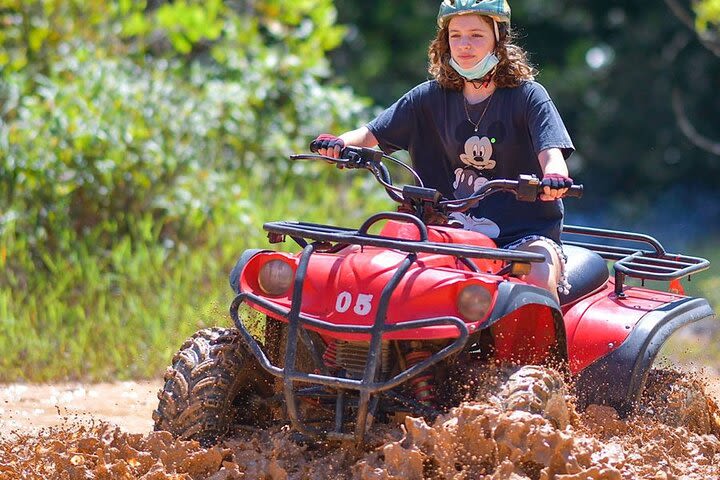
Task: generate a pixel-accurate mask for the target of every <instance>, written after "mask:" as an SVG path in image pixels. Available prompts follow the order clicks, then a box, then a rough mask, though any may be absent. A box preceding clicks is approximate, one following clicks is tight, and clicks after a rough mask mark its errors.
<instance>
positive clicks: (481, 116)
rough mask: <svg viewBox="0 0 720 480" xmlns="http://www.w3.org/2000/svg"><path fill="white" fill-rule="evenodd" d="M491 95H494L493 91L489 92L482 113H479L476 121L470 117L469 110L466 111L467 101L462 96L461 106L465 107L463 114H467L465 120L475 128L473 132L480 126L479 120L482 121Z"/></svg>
mask: <svg viewBox="0 0 720 480" xmlns="http://www.w3.org/2000/svg"><path fill="white" fill-rule="evenodd" d="M493 95H495V92H493V93H491V94H490V97H489V98H488V101H487V103H486V104H485V109H484V110H483V112H482V114H481V115H480V118H479V119H478V121H477V123H476V122H473V121H472V118H470V112H469V111H468V101H467V99H466V98H465V96H463V107H465V115H466V116H467V121H468V122H470V125H472V126H473V127H474V129H475V133H477V131H478V128H480V122H482V119H483V118H484V117H485V113H486V112H487V110H488V107H489V106H490V101H491V100H492V97H493Z"/></svg>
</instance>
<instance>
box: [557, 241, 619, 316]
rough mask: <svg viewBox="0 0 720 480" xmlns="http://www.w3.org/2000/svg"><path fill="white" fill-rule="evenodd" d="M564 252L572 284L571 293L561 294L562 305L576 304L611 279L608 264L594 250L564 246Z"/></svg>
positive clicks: (566, 268)
mask: <svg viewBox="0 0 720 480" xmlns="http://www.w3.org/2000/svg"><path fill="white" fill-rule="evenodd" d="M563 251H564V252H565V255H567V262H566V264H565V272H566V273H567V279H568V283H570V292H569V293H567V294H566V293H560V304H561V305H565V304H568V303H571V302H574V301H575V300H578V299H580V298H582V297H583V296H585V295H587V294H588V293H591V292H593V291H595V290H597V289H598V288H600V287H602V286H603V285H605V282H607V280H608V278H609V277H610V272H609V271H608V266H607V263H606V262H605V260H604V259H603V258H602V257H601V256H600V255H598V254H597V253H595V252H593V251H592V250H588V249H587V248H582V247H576V246H575V245H567V244H564V245H563Z"/></svg>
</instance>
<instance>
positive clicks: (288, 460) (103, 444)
mask: <svg viewBox="0 0 720 480" xmlns="http://www.w3.org/2000/svg"><path fill="white" fill-rule="evenodd" d="M0 478H2V479H11V480H15V479H63V480H65V479H69V480H75V479H83V480H86V479H143V480H161V479H173V480H179V479H211V480H221V479H268V480H270V479H272V480H290V479H328V480H329V479H362V480H400V479H403V480H414V479H417V480H420V479H452V480H463V479H468V480H469V479H488V480H490V479H492V480H500V479H507V480H521V479H542V480H550V479H558V480H589V479H595V480H615V479H640V478H641V479H656V480H660V479H710V478H720V441H719V440H718V438H717V436H715V435H712V434H705V435H701V434H697V433H693V432H691V431H688V430H687V429H685V428H681V427H677V428H671V427H668V426H666V425H665V424H661V423H658V422H656V421H655V420H654V419H652V418H650V417H638V418H632V419H629V420H621V419H619V418H618V416H617V414H616V413H615V411H614V410H613V409H611V408H607V407H599V406H591V407H590V408H588V409H587V410H586V411H585V412H584V413H582V414H580V415H578V416H577V417H576V418H575V419H574V420H573V422H572V424H571V425H569V426H567V427H566V428H564V429H558V428H555V427H553V425H552V424H551V423H550V422H548V421H547V420H545V419H544V418H543V417H541V416H539V415H535V414H530V413H526V412H520V411H511V412H505V411H501V410H500V409H498V408H497V407H495V406H493V405H489V404H481V403H464V404H462V405H460V406H459V407H457V408H455V409H453V410H451V411H450V412H449V413H447V414H446V415H443V416H441V417H439V418H438V419H436V420H435V422H432V423H431V424H428V423H427V422H425V421H424V420H422V419H417V418H407V419H406V420H405V423H404V424H403V425H401V426H400V427H396V428H387V429H386V430H385V431H377V432H376V433H375V436H374V438H373V439H372V440H371V443H370V446H369V447H367V448H366V449H364V450H356V449H354V448H343V447H342V446H339V445H329V444H314V445H302V444H298V443H296V442H295V441H293V437H292V434H291V433H290V432H289V431H288V430H287V429H285V428H277V429H274V430H269V431H264V432H257V431H239V432H236V433H235V435H234V436H233V438H232V439H228V440H226V441H225V442H223V443H222V444H221V445H219V446H216V447H213V448H202V447H201V446H200V445H199V444H198V443H197V442H194V441H178V440H174V439H173V438H172V437H171V436H170V435H169V434H168V433H166V432H153V433H148V434H133V433H126V432H124V431H122V430H121V429H120V428H119V427H117V426H115V425H112V424H110V423H105V422H92V421H91V422H78V421H75V422H72V421H70V422H68V423H65V424H63V425H60V426H57V427H50V428H43V429H41V430H39V431H37V432H33V433H27V432H23V431H15V432H11V433H9V434H3V436H2V437H0Z"/></svg>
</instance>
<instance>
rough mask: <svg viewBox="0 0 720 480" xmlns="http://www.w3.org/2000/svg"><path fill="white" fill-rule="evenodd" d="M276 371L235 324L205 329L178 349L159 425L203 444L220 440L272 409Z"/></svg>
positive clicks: (266, 416)
mask: <svg viewBox="0 0 720 480" xmlns="http://www.w3.org/2000/svg"><path fill="white" fill-rule="evenodd" d="M269 377H270V375H268V374H267V373H266V372H265V371H264V370H262V368H261V367H260V366H259V364H258V363H257V361H256V360H255V357H254V356H253V355H252V354H251V353H250V352H249V351H248V350H247V347H246V346H245V344H244V343H243V342H242V338H241V336H240V332H238V331H237V330H236V329H229V328H217V327H216V328H209V329H205V330H200V331H199V332H197V333H195V335H193V336H192V337H190V338H189V339H188V340H187V341H186V342H185V343H184V344H183V346H182V347H181V348H180V350H179V351H178V352H177V353H176V354H175V356H174V357H173V360H172V366H171V367H170V368H169V369H168V370H167V372H166V373H165V384H164V386H163V388H162V390H161V391H160V392H159V393H158V399H159V400H160V402H159V404H158V408H157V409H156V410H155V411H154V412H153V420H154V421H155V430H166V431H169V432H170V433H172V434H173V435H174V436H176V437H178V438H181V439H192V440H198V441H199V442H200V443H201V444H202V445H204V446H209V445H213V444H215V443H217V442H218V441H219V440H220V439H221V438H222V437H223V436H225V435H226V434H227V433H228V431H229V430H230V428H231V427H232V426H233V425H253V426H258V425H262V424H263V423H264V422H265V421H267V420H269V419H270V413H269V411H268V410H267V408H266V407H265V406H264V405H263V403H262V399H264V398H267V397H269V396H270V395H271V394H272V387H271V380H270V378H269Z"/></svg>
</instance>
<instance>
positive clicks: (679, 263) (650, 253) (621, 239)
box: [563, 225, 710, 297]
mask: <svg viewBox="0 0 720 480" xmlns="http://www.w3.org/2000/svg"><path fill="white" fill-rule="evenodd" d="M565 235H571V236H581V237H591V238H592V239H593V241H590V242H583V241H579V240H576V241H573V240H568V239H566V238H563V243H564V244H568V245H575V246H578V247H583V248H587V249H588V250H592V251H593V252H596V253H597V254H599V255H600V256H601V257H602V258H603V259H605V260H608V261H612V262H614V264H613V270H614V273H615V294H616V295H618V296H620V297H622V296H623V283H624V280H625V277H631V278H637V279H640V280H641V281H642V282H643V283H644V282H645V280H659V281H673V280H677V279H680V278H683V277H688V278H689V277H690V276H691V275H692V274H695V273H698V272H701V271H703V270H706V269H707V268H708V267H709V266H710V262H709V261H708V260H706V259H704V258H699V257H690V256H687V255H679V254H676V253H667V252H666V251H665V248H664V247H663V246H662V245H661V244H660V242H659V241H658V240H657V239H655V238H653V237H651V236H649V235H644V234H640V233H631V232H622V231H616V230H605V229H599V228H589V227H580V226H573V225H565V226H564V227H563V237H564V236H565ZM603 239H609V240H611V242H608V241H607V240H606V241H605V242H604V243H601V242H602V240H603ZM613 241H614V242H613ZM612 243H616V244H619V245H613V244H612ZM633 245H637V246H640V245H644V246H645V247H647V246H649V247H651V249H649V250H648V249H643V248H637V247H634V246H633Z"/></svg>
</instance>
